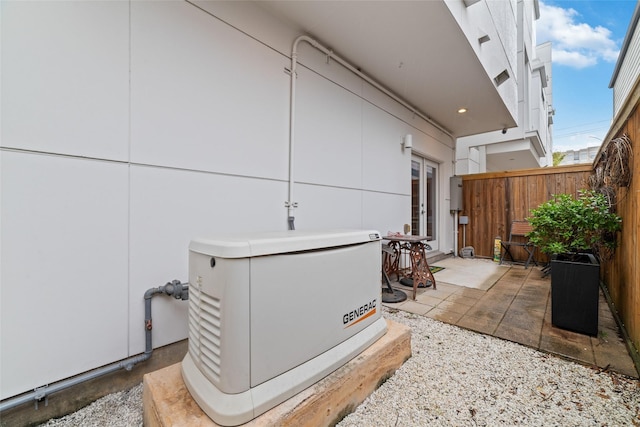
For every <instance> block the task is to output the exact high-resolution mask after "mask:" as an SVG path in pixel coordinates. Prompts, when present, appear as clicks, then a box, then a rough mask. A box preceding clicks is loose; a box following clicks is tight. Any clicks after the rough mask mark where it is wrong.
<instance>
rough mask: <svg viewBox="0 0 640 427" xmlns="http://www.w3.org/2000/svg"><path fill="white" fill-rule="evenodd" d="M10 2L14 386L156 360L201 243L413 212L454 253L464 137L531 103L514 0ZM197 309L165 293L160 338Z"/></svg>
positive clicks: (7, 364) (6, 135)
mask: <svg viewBox="0 0 640 427" xmlns="http://www.w3.org/2000/svg"><path fill="white" fill-rule="evenodd" d="M518 4H519V3H518ZM0 7H1V8H2V9H1V14H2V15H1V19H2V21H1V25H2V28H1V31H2V37H1V39H2V75H1V78H2V115H1V119H2V122H1V128H2V134H1V136H2V141H1V144H0V162H1V181H2V182H1V186H2V188H1V198H2V200H1V215H2V217H1V221H2V223H1V226H2V235H1V245H2V246H1V257H2V258H1V314H0V316H1V328H2V330H1V341H0V351H1V362H0V363H1V366H0V372H1V375H2V378H1V381H0V387H1V388H0V392H1V394H0V398H1V399H3V400H4V399H9V398H12V397H14V396H17V395H20V394H21V393H25V392H27V391H30V390H33V389H35V388H37V387H41V386H43V385H45V384H51V383H55V382H56V381H59V380H62V379H65V378H68V377H71V376H74V375H76V374H79V373H82V372H87V371H90V370H92V369H94V368H97V367H100V366H103V365H106V364H109V363H112V362H114V361H118V360H122V359H125V358H127V357H129V356H132V355H136V354H140V353H141V352H142V351H143V350H144V347H145V341H144V328H143V323H144V300H143V295H144V293H145V290H147V289H149V288H151V287H155V286H159V285H162V284H164V283H166V282H167V281H170V280H172V279H179V280H182V281H185V280H186V278H187V268H188V264H187V257H188V245H189V242H190V240H191V239H192V238H195V237H206V236H211V235H214V234H216V233H229V232H253V231H255V232H259V231H277V230H285V229H287V228H292V226H293V227H295V229H299V230H302V229H305V230H309V229H329V228H356V229H377V230H379V231H380V232H381V233H382V234H383V235H384V234H386V233H387V232H388V231H402V230H403V227H404V224H411V225H413V227H412V228H413V230H412V232H414V233H415V234H428V235H429V236H431V237H430V238H431V246H432V247H433V248H434V250H436V251H440V252H443V253H449V252H451V251H452V250H453V246H454V233H453V230H454V224H453V216H452V214H451V212H450V209H449V200H450V194H449V178H450V177H451V176H453V175H454V174H455V164H456V158H455V148H456V145H455V144H456V138H457V137H458V136H460V135H470V134H475V133H478V132H488V131H494V130H498V132H499V129H501V127H503V126H506V127H509V128H512V127H513V126H515V123H516V120H515V118H516V115H517V114H518V113H517V112H518V111H519V110H520V109H521V108H522V107H521V106H520V105H519V104H518V99H519V97H518V91H519V90H520V88H519V87H518V86H517V84H516V78H515V72H516V69H517V68H516V66H515V61H516V58H519V57H520V55H521V54H520V53H519V52H518V51H517V49H516V46H517V44H518V43H516V42H517V37H516V35H517V31H516V17H517V14H518V10H519V8H518V7H516V2H514V1H505V2H486V1H480V2H466V3H465V2H464V1H462V0H456V1H453V0H451V1H443V2H432V1H427V2H408V3H402V4H397V5H396V4H394V3H391V2H390V3H385V2H371V3H369V2H353V3H351V2H337V3H333V2H329V3H326V2H255V3H254V2H209V1H200V2H198V1H193V2H187V1H168V2H144V1H131V2H127V1H119V2H113V1H69V2H66V1H56V2H22V1H15V2H14V1H3V2H2V4H1V6H0ZM323 14H324V15H323ZM329 16H331V17H332V19H331V20H330V19H326V20H325V19H323V18H325V17H329ZM411 20H416V22H417V24H416V25H407V22H408V21H411ZM426 20H432V21H433V24H432V25H419V24H420V22H422V21H426ZM416 22H413V21H412V22H410V23H411V24H414V23H416ZM438 23H439V26H438ZM386 24H389V28H387V31H383V32H382V34H381V35H379V36H376V35H377V34H380V33H381V31H380V29H381V26H384V25H386ZM391 24H393V25H391ZM392 30H393V31H392ZM403 31H405V32H407V34H406V35H405V36H406V38H405V39H404V40H402V42H401V41H400V40H397V39H394V38H393V37H399V34H403ZM427 31H431V32H433V34H431V33H427ZM409 32H410V33H409ZM449 33H450V34H449ZM434 34H435V35H437V34H448V35H447V36H446V37H443V38H442V39H438V37H436V36H434ZM301 35H309V36H312V37H317V39H316V38H313V40H320V42H319V43H318V44H317V45H314V44H313V43H310V42H309V41H308V40H306V39H305V40H302V41H300V42H299V43H298V44H297V52H296V55H297V68H296V69H295V78H294V79H293V81H292V78H291V71H292V57H293V56H294V55H293V48H292V46H293V45H294V41H295V40H296V39H297V38H298V37H299V36H301ZM334 35H335V39H334V38H333V37H334ZM374 37H381V39H380V40H374V39H373V38H374ZM486 37H488V38H489V41H487V40H486ZM385 40H386V41H387V42H388V43H387V44H388V45H385ZM481 40H482V41H481ZM327 41H328V42H327ZM445 43H458V45H457V46H459V48H458V49H453V50H452V49H451V48H450V46H445V45H444V44H445ZM329 46H330V47H329ZM402 46H405V47H407V50H406V51H403V48H402ZM409 47H411V49H409ZM333 49H335V51H336V52H340V53H341V54H342V53H343V52H344V53H343V54H342V55H340V56H339V55H338V54H334V53H333ZM465 49H466V50H465ZM327 52H330V53H327ZM451 52H458V53H451ZM438 55H442V57H441V58H440V57H439V56H438ZM378 61H379V62H378ZM464 61H471V62H469V63H465V62H464ZM531 62H533V61H531ZM530 68H531V70H541V69H540V68H536V66H535V65H531V67H530ZM367 72H368V74H367ZM532 72H533V71H532ZM465 73H468V74H465ZM371 75H374V77H375V78H370V76H371ZM497 76H502V77H501V79H504V78H505V76H506V80H501V83H500V84H497V83H496V77H497ZM471 80H473V81H471ZM534 80H535V79H534ZM537 81H539V82H540V83H539V85H540V87H541V88H542V86H543V84H542V83H543V82H544V81H543V80H541V79H538V80H537ZM378 82H381V83H380V84H378ZM447 82H448V85H447ZM467 85H468V87H467ZM294 87H295V91H293V90H292V89H293V88H294ZM472 88H475V92H474V91H472V90H471V89H472ZM530 90H532V91H533V90H534V89H533V88H531V89H530ZM540 90H541V89H540ZM462 104H464V106H465V107H467V108H468V109H469V112H468V113H467V115H466V116H465V117H461V116H460V115H459V114H458V113H457V106H458V105H462ZM454 106H455V108H454ZM474 114H476V115H477V116H474ZM483 114H486V116H483ZM540 114H546V113H545V112H542V111H541V113H540ZM545 117H546V116H545ZM532 120H533V118H532ZM409 135H410V137H409ZM409 141H410V143H408V142H409ZM186 319H187V304H186V303H184V304H180V303H176V302H173V301H171V300H170V299H165V298H159V299H157V300H154V329H153V340H154V346H155V347H159V346H164V345H168V344H171V343H175V342H178V341H181V340H184V339H185V338H186V337H187V321H186Z"/></svg>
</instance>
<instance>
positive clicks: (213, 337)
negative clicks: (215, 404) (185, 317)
mask: <svg viewBox="0 0 640 427" xmlns="http://www.w3.org/2000/svg"><path fill="white" fill-rule="evenodd" d="M220 329H221V323H220V300H219V299H218V298H214V297H212V296H210V295H206V294H204V293H202V292H201V291H200V289H198V287H196V286H193V287H192V289H190V290H189V352H190V353H191V356H192V357H193V358H194V360H195V361H196V363H198V364H199V365H200V366H201V367H202V370H203V373H204V374H205V376H206V377H207V378H208V379H209V380H210V381H211V382H213V383H216V384H217V383H219V382H220Z"/></svg>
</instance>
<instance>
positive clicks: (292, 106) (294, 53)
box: [285, 35, 453, 230]
mask: <svg viewBox="0 0 640 427" xmlns="http://www.w3.org/2000/svg"><path fill="white" fill-rule="evenodd" d="M300 42H307V43H309V44H310V45H311V46H313V47H314V48H316V49H318V50H319V51H321V52H323V53H324V54H325V55H327V58H332V59H334V60H335V61H336V62H338V63H339V64H340V65H342V66H343V67H345V68H346V69H348V70H349V71H351V72H352V73H354V74H356V75H357V76H359V77H360V78H361V79H363V80H365V81H366V82H367V83H369V84H370V85H372V86H373V87H375V88H376V89H378V90H379V91H380V92H382V93H384V94H385V95H387V96H388V97H390V98H391V99H393V100H394V101H396V102H397V103H399V104H400V105H402V106H404V107H405V108H407V109H408V110H409V111H411V112H413V113H414V114H415V115H416V116H418V117H420V118H422V119H423V120H425V121H426V122H427V123H429V124H431V125H432V126H434V127H435V128H436V129H438V130H440V131H441V132H443V133H444V134H446V135H448V136H450V137H451V138H453V135H452V134H451V132H450V131H448V130H447V129H445V128H444V127H442V126H440V125H439V124H438V123H436V122H434V121H433V120H432V119H431V118H429V117H428V116H426V115H424V114H422V113H420V112H419V111H416V109H415V108H414V107H413V106H411V105H410V104H409V103H407V102H406V101H404V100H403V99H402V98H400V97H399V96H397V95H396V94H394V93H393V92H391V91H390V90H388V89H387V88H385V87H384V86H382V85H381V84H380V83H378V82H376V81H375V80H373V79H372V78H371V77H369V76H367V75H366V74H364V73H363V72H362V71H360V70H359V69H358V68H356V67H354V66H353V65H351V64H349V63H348V62H347V61H345V60H344V59H342V58H341V57H339V56H338V55H336V54H335V53H333V51H332V50H330V49H328V48H326V47H324V46H322V45H321V44H320V43H319V42H318V41H317V40H315V39H313V38H311V37H309V36H306V35H302V36H299V37H298V38H296V39H295V41H294V42H293V46H292V48H291V70H290V73H291V90H290V100H289V200H287V201H286V202H285V207H286V208H287V214H288V217H287V220H288V223H289V229H290V230H294V229H295V225H294V221H295V217H294V215H293V212H294V209H295V208H296V207H298V202H294V201H293V185H294V183H295V179H294V167H293V166H294V165H293V163H294V148H295V116H296V69H297V65H298V44H299V43H300Z"/></svg>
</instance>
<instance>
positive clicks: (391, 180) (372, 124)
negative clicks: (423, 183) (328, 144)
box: [362, 104, 424, 194]
mask: <svg viewBox="0 0 640 427" xmlns="http://www.w3.org/2000/svg"><path fill="white" fill-rule="evenodd" d="M363 110H364V111H363V116H364V118H363V122H364V124H363V132H364V137H363V139H364V141H365V144H364V150H363V155H362V163H363V165H362V169H363V181H364V183H363V187H364V188H365V189H367V190H373V191H382V192H389V193H399V194H403V193H404V194H406V193H407V192H408V191H411V187H410V183H411V150H409V149H405V150H403V148H402V141H403V137H404V136H405V135H407V134H411V135H412V136H413V137H414V138H415V139H418V138H419V137H420V136H422V135H424V134H422V132H420V131H418V130H416V129H413V130H412V129H411V128H410V127H409V126H407V125H406V124H405V123H403V122H401V121H400V120H398V119H396V118H395V117H393V116H391V115H389V114H388V113H386V112H384V111H382V110H380V109H379V108H377V107H374V106H372V105H370V104H365V105H364V107H363ZM414 143H415V142H414Z"/></svg>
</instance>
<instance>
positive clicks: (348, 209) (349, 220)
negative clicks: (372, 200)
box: [295, 184, 362, 230]
mask: <svg viewBox="0 0 640 427" xmlns="http://www.w3.org/2000/svg"><path fill="white" fill-rule="evenodd" d="M295 190H296V193H295V194H296V196H295V199H296V200H297V201H298V204H299V207H298V208H297V209H296V211H295V215H296V230H316V229H327V228H356V229H359V228H362V192H361V191H359V190H350V189H344V188H332V187H326V186H317V185H304V184H297V185H296V187H295Z"/></svg>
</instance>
